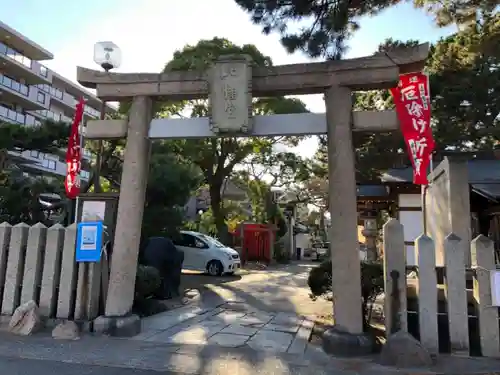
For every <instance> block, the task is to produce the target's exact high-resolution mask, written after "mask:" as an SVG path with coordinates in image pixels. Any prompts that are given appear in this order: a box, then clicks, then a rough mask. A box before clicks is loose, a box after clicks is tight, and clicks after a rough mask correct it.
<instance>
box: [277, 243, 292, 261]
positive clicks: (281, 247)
mask: <svg viewBox="0 0 500 375" xmlns="http://www.w3.org/2000/svg"><path fill="white" fill-rule="evenodd" d="M274 259H275V260H276V262H278V263H282V264H286V263H289V262H290V259H289V256H288V253H287V251H286V249H285V244H284V243H283V242H282V241H276V242H275V243H274Z"/></svg>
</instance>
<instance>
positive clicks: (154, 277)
mask: <svg viewBox="0 0 500 375" xmlns="http://www.w3.org/2000/svg"><path fill="white" fill-rule="evenodd" d="M160 285H161V277H160V272H159V271H158V270H157V269H156V268H154V267H149V266H143V265H139V266H138V267H137V275H136V277H135V300H136V301H142V300H146V299H150V298H152V297H153V295H154V293H155V292H156V291H157V290H158V288H160Z"/></svg>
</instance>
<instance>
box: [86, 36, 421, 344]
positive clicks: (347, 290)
mask: <svg viewBox="0 0 500 375" xmlns="http://www.w3.org/2000/svg"><path fill="white" fill-rule="evenodd" d="M428 51H429V45H428V44H423V45H419V46H417V47H413V48H409V49H400V50H397V51H395V52H389V53H382V54H375V55H373V56H367V57H362V58H357V59H349V60H341V61H329V62H322V63H309V64H293V65H283V66H274V67H271V68H267V67H266V68H259V67H252V66H251V63H250V62H249V61H248V59H247V58H244V57H239V58H236V60H235V58H234V57H232V58H231V59H223V60H221V61H218V62H216V63H215V64H214V67H213V68H212V69H211V70H210V72H209V74H205V73H204V72H196V71H192V72H169V73H164V74H155V73H153V74H143V73H141V74H139V73H106V72H99V71H94V70H89V69H85V68H81V67H79V68H78V72H77V78H78V81H79V82H80V83H81V84H82V85H84V86H86V87H89V88H94V89H97V95H98V96H99V97H100V98H101V99H103V100H107V101H123V100H132V106H131V110H130V115H129V118H128V120H96V121H89V123H88V125H87V131H86V138H87V139H116V138H124V137H126V138H127V145H126V148H125V154H124V163H123V172H122V178H121V190H120V198H119V205H118V216H117V222H116V231H115V238H114V249H113V259H112V264H111V273H110V279H109V290H108V298H107V302H106V310H105V316H103V317H99V318H98V319H97V320H96V321H95V323H94V329H98V330H99V329H101V330H103V331H107V332H108V333H111V334H124V333H126V334H134V333H138V330H140V324H139V318H138V317H134V316H131V315H130V314H131V310H132V304H133V298H134V285H135V276H136V269H137V258H138V249H139V242H140V237H141V224H142V216H143V211H144V196H145V191H146V183H147V180H148V178H147V177H148V176H147V173H148V172H147V171H148V163H149V155H150V141H151V139H159V138H177V139H181V138H203V137H217V136H223V135H224V133H225V134H226V135H230V136H242V137H245V136H246V137H248V136H278V135H304V134H324V133H326V134H327V135H328V173H329V197H330V200H329V201H330V215H331V227H330V236H329V238H330V239H331V241H330V243H331V245H330V246H331V261H332V284H333V285H332V288H333V296H334V303H333V314H334V319H335V323H336V326H337V328H338V332H342V333H343V334H345V335H346V337H347V336H349V335H350V336H352V337H353V338H354V340H351V341H349V340H348V341H346V342H360V341H363V340H358V338H357V337H359V335H361V334H362V333H363V316H362V308H361V301H362V299H361V286H360V277H361V275H360V261H359V251H358V233H357V223H358V213H357V212H356V180H355V157H354V150H353V144H352V131H370V132H380V131H390V130H395V129H397V128H398V121H397V116H396V114H395V113H394V112H393V111H383V112H353V111H352V92H353V91H361V90H373V89H387V88H390V87H395V86H396V85H397V84H398V82H399V75H400V74H402V73H407V72H413V71H420V70H422V69H423V66H424V64H425V60H426V58H427V55H428ZM219 71H223V72H229V73H227V74H225V75H223V74H221V75H218V74H214V72H219ZM228 76H229V78H228ZM207 77H208V78H207ZM224 79H226V81H224V82H223V80H224ZM228 82H229V83H228ZM229 84H231V85H232V86H233V89H234V92H235V93H236V94H235V95H233V99H234V102H232V103H231V105H232V106H233V109H234V110H233V111H232V112H231V113H230V114H228V112H227V107H226V111H225V109H224V102H223V100H221V97H222V96H223V90H224V87H227V85H229ZM224 85H226V86H224ZM318 93H323V94H324V98H325V105H326V114H293V115H292V114H290V115H274V116H256V117H252V116H251V113H250V112H251V110H250V108H249V106H251V99H252V96H253V97H270V96H277V95H303V94H318ZM238 95H239V96H238ZM158 97H161V98H162V100H167V101H173V100H190V99H199V98H206V97H209V98H210V101H211V105H212V113H211V117H210V118H199V119H152V116H153V113H152V107H153V100H154V99H155V98H158ZM180 122H182V123H180ZM402 251H403V249H402Z"/></svg>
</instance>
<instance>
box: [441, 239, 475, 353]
mask: <svg viewBox="0 0 500 375" xmlns="http://www.w3.org/2000/svg"><path fill="white" fill-rule="evenodd" d="M468 247H469V244H468V243H467V242H465V241H463V240H462V239H461V238H460V237H458V236H457V235H456V234H454V233H451V234H449V235H448V236H447V237H446V238H445V239H444V244H443V249H444V260H445V267H446V280H445V284H446V300H447V303H448V324H449V328H450V344H451V351H452V353H456V354H464V355H469V319H468V311H467V291H466V285H465V266H464V265H465V259H466V258H465V255H466V253H467V251H468V250H467V248H468ZM467 258H468V257H467Z"/></svg>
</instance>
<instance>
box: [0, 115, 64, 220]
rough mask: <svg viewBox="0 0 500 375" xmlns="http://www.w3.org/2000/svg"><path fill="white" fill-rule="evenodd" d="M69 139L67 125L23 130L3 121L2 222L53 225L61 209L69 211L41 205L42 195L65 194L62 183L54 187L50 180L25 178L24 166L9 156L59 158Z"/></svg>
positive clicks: (0, 159) (0, 148)
mask: <svg viewBox="0 0 500 375" xmlns="http://www.w3.org/2000/svg"><path fill="white" fill-rule="evenodd" d="M68 136H69V127H68V124H66V123H63V122H52V121H43V122H42V123H41V124H40V125H39V126H21V125H19V124H13V123H10V122H3V121H0V222H3V221H7V222H9V223H10V224H12V225H15V224H17V223H20V222H25V223H27V224H35V223H36V222H42V223H45V224H47V225H49V224H51V221H50V220H49V218H50V217H51V215H52V214H54V213H55V212H54V211H57V213H60V212H59V211H60V209H64V208H65V207H64V205H60V206H58V207H53V208H52V210H51V209H49V207H48V206H46V205H44V204H42V202H41V201H40V197H41V195H42V194H47V193H56V194H58V193H61V190H63V189H64V188H62V189H61V186H62V179H60V181H57V179H56V181H55V183H51V182H49V181H48V180H47V179H41V178H37V179H35V178H33V177H26V176H24V175H23V171H22V166H20V165H18V164H16V162H15V161H14V158H15V154H14V155H10V156H9V152H13V153H21V152H23V151H26V150H34V151H39V152H43V153H55V154H58V153H60V152H61V149H64V148H65V147H66V146H67V142H68Z"/></svg>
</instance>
